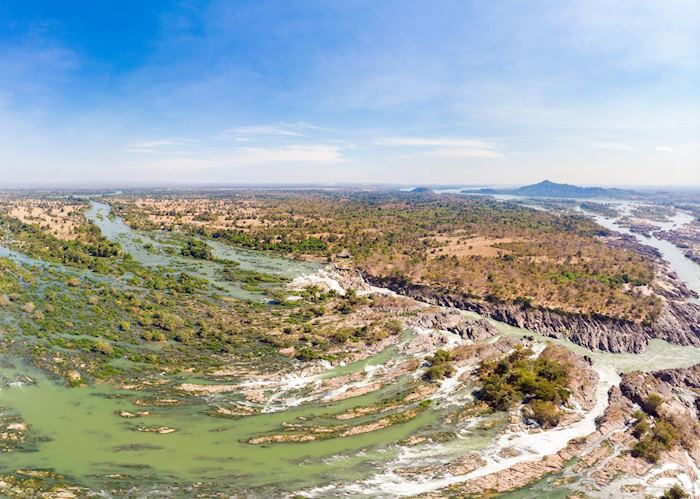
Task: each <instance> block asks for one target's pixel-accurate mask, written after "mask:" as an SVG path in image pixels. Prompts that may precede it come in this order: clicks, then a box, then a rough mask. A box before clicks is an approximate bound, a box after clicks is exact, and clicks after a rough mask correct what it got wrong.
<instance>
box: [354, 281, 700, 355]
mask: <svg viewBox="0 0 700 499" xmlns="http://www.w3.org/2000/svg"><path fill="white" fill-rule="evenodd" d="M364 277H365V279H366V280H367V281H368V282H369V283H371V284H372V285H374V286H381V287H385V288H388V289H390V290H392V291H394V292H396V293H399V294H402V295H406V296H410V297H411V298H414V299H417V300H420V301H423V302H426V303H431V304H435V305H441V306H446V307H455V308H459V309H462V310H468V311H472V312H477V313H479V314H481V315H484V316H488V317H491V318H492V319H495V320H498V321H501V322H505V323H506V324H510V325H512V326H517V327H521V328H527V329H530V330H531V331H535V332H538V333H541V334H545V335H547V336H551V337H557V338H559V337H566V338H568V339H569V340H571V341H573V342H574V343H576V344H578V345H581V346H584V347H586V348H589V349H594V350H595V349H597V350H603V351H607V352H614V353H622V352H633V353H639V352H642V351H643V350H644V349H645V348H646V347H647V345H648V344H649V340H650V339H652V338H659V339H663V340H666V341H669V342H672V343H676V344H679V345H684V346H695V347H700V306H699V305H697V304H695V303H690V302H679V301H673V300H667V301H666V303H665V305H664V308H663V310H662V312H661V314H660V315H659V317H658V318H657V319H656V321H654V323H652V324H637V323H632V322H625V321H620V320H613V319H610V318H605V317H595V316H591V317H586V316H582V315H563V314H559V313H556V312H554V311H550V310H544V309H538V308H532V307H524V306H520V305H516V304H508V303H490V302H486V301H483V300H476V299H474V298H471V297H468V296H466V295H457V294H454V293H452V292H449V291H446V290H441V289H434V288H429V287H426V286H421V285H415V284H407V283H405V282H403V281H401V280H399V279H396V278H392V277H378V276H372V275H369V274H364Z"/></svg>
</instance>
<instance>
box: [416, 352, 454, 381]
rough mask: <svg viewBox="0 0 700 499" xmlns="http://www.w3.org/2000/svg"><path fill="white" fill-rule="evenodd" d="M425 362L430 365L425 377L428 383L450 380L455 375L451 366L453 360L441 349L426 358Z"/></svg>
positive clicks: (448, 353)
mask: <svg viewBox="0 0 700 499" xmlns="http://www.w3.org/2000/svg"><path fill="white" fill-rule="evenodd" d="M425 360H427V361H428V363H429V364H430V367H428V369H426V371H425V374H424V375H423V377H424V378H425V379H426V380H427V381H438V380H441V379H444V378H450V377H452V375H453V374H454V369H453V367H452V365H451V364H450V362H451V360H452V358H451V356H450V352H448V351H447V350H442V349H439V350H437V351H436V352H435V353H434V354H433V355H430V356H428V357H426V358H425Z"/></svg>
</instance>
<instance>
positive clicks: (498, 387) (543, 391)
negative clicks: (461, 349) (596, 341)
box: [477, 347, 569, 426]
mask: <svg viewBox="0 0 700 499" xmlns="http://www.w3.org/2000/svg"><path fill="white" fill-rule="evenodd" d="M531 356H532V350H530V349H529V348H522V347H520V348H516V350H515V351H514V352H512V353H511V354H510V355H508V356H507V357H505V358H504V359H501V360H499V361H484V362H482V363H481V366H480V368H479V371H480V378H481V382H482V387H481V389H480V390H479V391H478V392H477V396H478V397H479V398H480V399H481V400H483V401H485V402H486V403H487V404H489V405H490V406H491V408H492V409H495V410H501V411H503V410H508V409H511V408H512V407H513V406H514V405H515V404H517V403H519V402H525V403H529V404H530V406H531V407H530V408H531V410H532V412H533V413H534V414H535V416H533V417H534V419H535V420H537V421H538V423H540V424H541V425H543V426H552V425H555V424H557V423H558V421H559V416H558V411H559V410H558V406H559V405H560V404H562V403H563V402H566V401H567V400H568V398H569V390H568V389H567V388H566V385H567V383H568V380H569V366H567V365H566V364H562V363H559V362H557V361H555V360H552V359H550V358H547V357H543V356H540V357H538V358H536V359H532V358H530V357H531Z"/></svg>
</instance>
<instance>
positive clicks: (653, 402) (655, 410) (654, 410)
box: [643, 393, 664, 416]
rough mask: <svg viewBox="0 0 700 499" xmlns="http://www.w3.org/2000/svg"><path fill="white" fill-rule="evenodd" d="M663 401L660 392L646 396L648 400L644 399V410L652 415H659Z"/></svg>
mask: <svg viewBox="0 0 700 499" xmlns="http://www.w3.org/2000/svg"><path fill="white" fill-rule="evenodd" d="M663 403H664V399H663V397H661V395H659V394H658V393H652V394H650V395H649V396H648V397H647V398H646V400H644V404H643V405H644V410H645V411H646V412H647V413H648V414H651V415H652V416H658V415H659V407H661V404H663Z"/></svg>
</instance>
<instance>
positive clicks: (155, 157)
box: [0, 0, 700, 186]
mask: <svg viewBox="0 0 700 499" xmlns="http://www.w3.org/2000/svg"><path fill="white" fill-rule="evenodd" d="M545 178H547V179H550V180H553V181H559V182H570V183H578V184H582V185H664V186H674V185H675V186H688V185H693V186H697V185H700V2H698V1H697V0H664V1H658V0H648V1H646V0H580V1H579V0H561V1H556V2H552V1H549V0H528V1H516V0H512V1H501V0H489V1H484V0H479V1H471V0H455V1H451V0H437V1H433V2H428V1H423V0H381V1H377V0H368V1H364V0H325V1H316V0H300V1H294V0H287V1H279V0H277V1H265V0H256V1H236V0H228V1H218V0H213V1H160V0H151V1H146V2H144V1H142V0H138V1H133V0H120V1H119V2H114V1H103V0H83V1H79V0H75V1H71V2H56V1H55V0H47V1H36V0H6V1H3V2H2V3H0V185H26V186H31V185H43V184H114V185H141V184H142V185H153V184H159V185H165V184H200V183H222V184H238V183H324V184H325V183H347V182H357V183H402V184H409V185H419V184H420V185H424V184H460V185H493V184H505V185H517V184H524V183H531V182H536V181H539V180H542V179H545Z"/></svg>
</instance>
